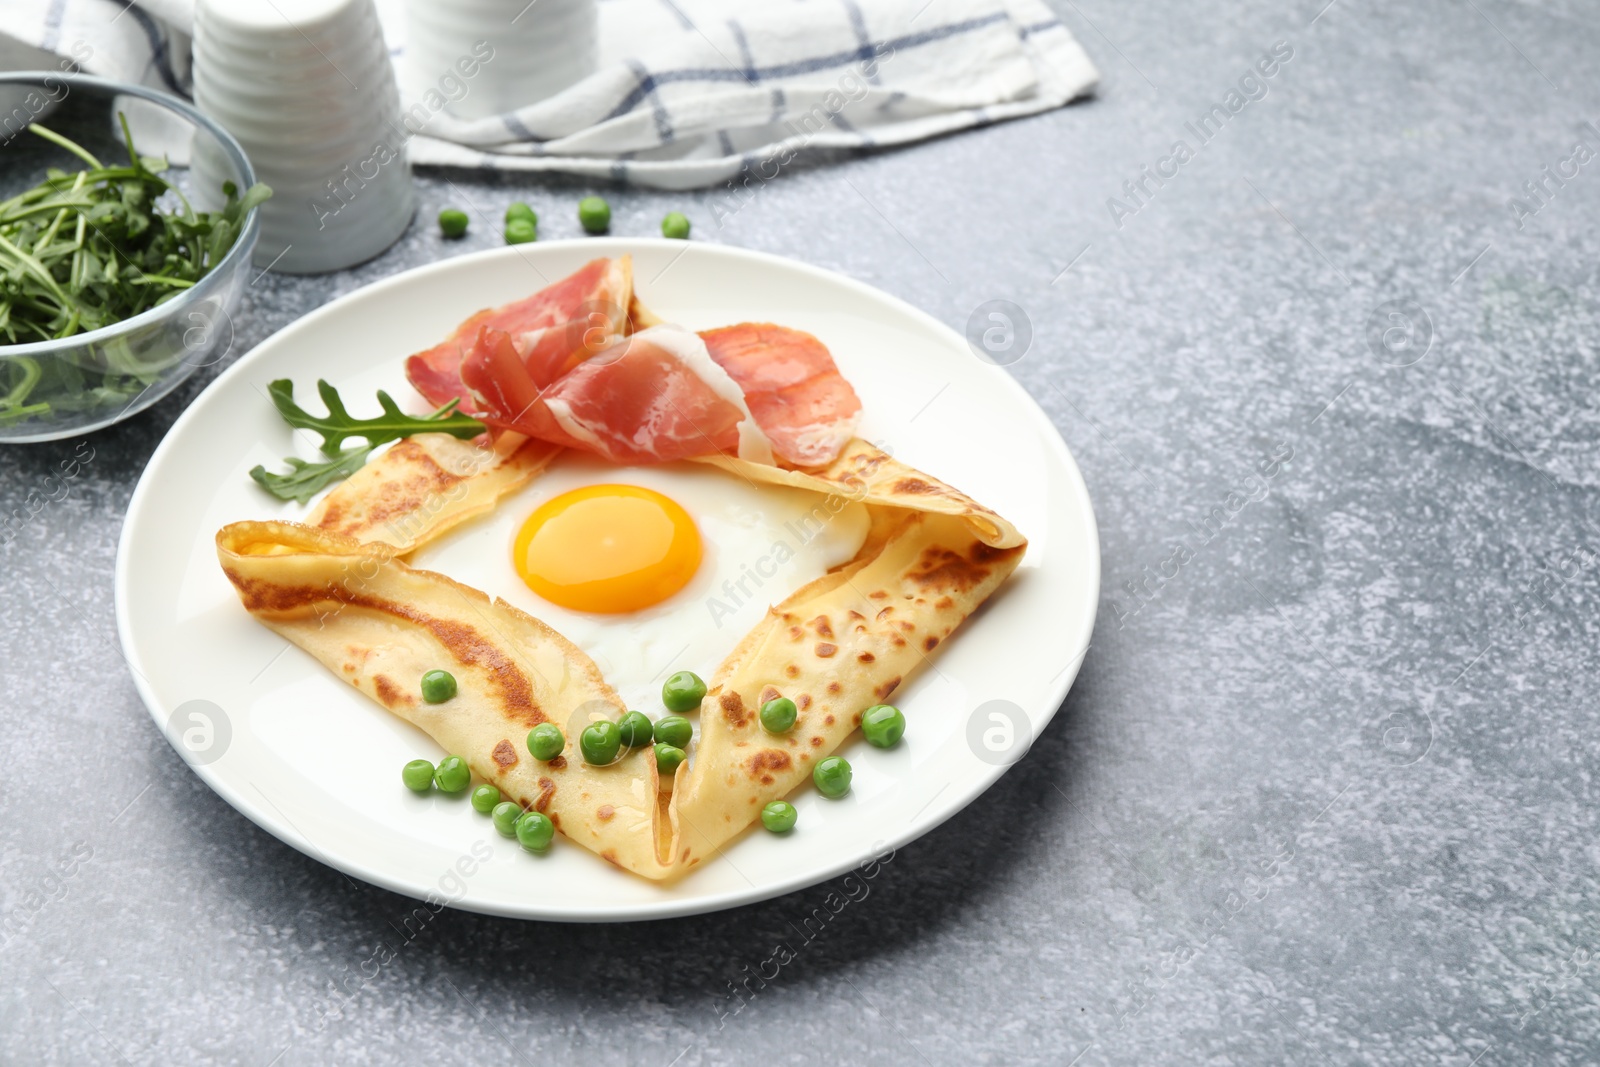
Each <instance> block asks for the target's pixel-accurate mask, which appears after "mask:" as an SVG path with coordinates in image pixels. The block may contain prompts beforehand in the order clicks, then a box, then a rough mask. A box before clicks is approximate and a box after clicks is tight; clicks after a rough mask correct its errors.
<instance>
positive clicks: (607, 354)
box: [461, 326, 771, 463]
mask: <svg viewBox="0 0 1600 1067" xmlns="http://www.w3.org/2000/svg"><path fill="white" fill-rule="evenodd" d="M461 377H462V380H463V382H464V383H465V384H466V386H467V388H468V389H469V390H470V391H471V392H472V394H473V397H474V400H475V402H476V406H477V412H476V417H478V418H480V419H482V420H483V421H485V422H487V423H488V424H489V425H491V426H493V427H495V428H496V429H500V430H511V431H515V432H517V433H521V434H526V435H527V436H529V437H536V438H538V439H540V440H542V441H550V442H552V443H555V444H560V445H566V446H567V447H569V448H578V449H582V450H583V451H586V452H592V453H594V454H596V455H598V456H603V457H605V458H606V459H608V460H610V461H612V462H613V463H661V462H666V461H668V460H675V459H688V458H691V457H693V456H705V455H711V454H713V453H718V452H720V453H724V454H726V455H737V456H740V457H741V458H744V459H751V460H755V461H757V462H769V463H770V462H771V452H770V451H768V450H767V447H766V441H765V439H764V438H763V437H762V436H761V433H760V431H759V429H758V428H757V426H758V424H757V422H756V420H755V419H753V418H752V416H751V413H750V410H749V408H748V407H747V406H746V405H745V401H744V397H743V395H742V394H741V393H740V391H739V387H738V386H737V385H736V384H735V383H734V381H733V379H732V378H731V377H730V376H729V375H728V374H727V372H725V371H724V370H723V369H722V368H721V367H719V366H718V365H717V364H716V363H715V362H714V361H713V360H712V359H711V357H710V355H709V354H708V353H707V352H706V346H705V343H704V342H703V341H702V340H701V339H700V338H699V337H697V336H695V335H694V334H693V333H690V332H689V331H688V330H684V329H681V328H679V327H676V326H652V327H650V328H648V329H645V330H641V331H639V332H638V333H636V334H633V335H632V336H630V337H626V338H622V339H619V340H617V341H615V342H613V343H612V344H611V345H609V346H608V347H606V348H604V349H602V350H601V351H600V352H598V353H596V354H595V355H593V356H591V357H589V358H588V359H586V360H584V361H583V362H581V363H579V364H578V365H577V366H575V367H574V368H573V369H572V370H570V371H568V372H567V373H566V374H564V375H562V376H561V377H560V378H559V379H557V380H556V381H554V382H552V383H550V384H548V385H546V386H543V387H541V386H540V384H539V382H538V381H537V380H536V379H535V378H534V377H533V375H532V374H530V373H529V372H528V369H527V367H526V366H525V364H524V362H523V360H522V359H521V358H520V356H519V354H518V352H517V351H516V348H515V346H514V345H513V344H512V342H511V338H510V337H509V336H508V335H507V334H506V333H504V332H503V331H500V330H495V329H493V328H487V327H486V328H482V329H480V331H479V334H478V336H477V338H476V339H475V340H474V342H473V343H472V345H471V346H469V348H468V349H467V352H466V355H465V358H464V359H463V360H462V362H461Z"/></svg>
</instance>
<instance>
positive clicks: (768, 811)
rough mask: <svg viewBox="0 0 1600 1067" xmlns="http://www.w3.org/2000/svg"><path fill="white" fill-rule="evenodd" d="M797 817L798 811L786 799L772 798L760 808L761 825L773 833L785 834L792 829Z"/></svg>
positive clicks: (798, 815)
mask: <svg viewBox="0 0 1600 1067" xmlns="http://www.w3.org/2000/svg"><path fill="white" fill-rule="evenodd" d="M799 817H800V813H799V812H798V811H795V810H794V805H793V804H791V803H789V802H788V801H787V800H774V801H773V802H772V803H771V804H768V805H767V806H766V807H764V808H762V809H761V825H762V826H765V827H766V828H767V829H768V830H771V831H772V832H773V833H775V834H786V833H788V832H789V831H790V830H793V829H794V821H795V820H796V819H798V818H799Z"/></svg>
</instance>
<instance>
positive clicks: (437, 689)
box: [422, 671, 456, 704]
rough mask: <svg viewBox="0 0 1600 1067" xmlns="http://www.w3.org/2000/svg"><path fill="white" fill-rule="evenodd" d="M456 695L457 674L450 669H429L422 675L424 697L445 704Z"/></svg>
mask: <svg viewBox="0 0 1600 1067" xmlns="http://www.w3.org/2000/svg"><path fill="white" fill-rule="evenodd" d="M455 695H456V676H455V675H453V674H451V673H450V672H449V671H429V672H428V673H427V674H424V675H423V676H422V699H423V700H426V701H427V702H428V703H430V704H443V703H444V702H445V701H446V700H449V699H451V698H452V697H454V696H455Z"/></svg>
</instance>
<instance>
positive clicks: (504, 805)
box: [489, 800, 522, 837]
mask: <svg viewBox="0 0 1600 1067" xmlns="http://www.w3.org/2000/svg"><path fill="white" fill-rule="evenodd" d="M489 818H491V819H493V820H494V828H495V829H496V830H499V831H500V836H501V837H516V836H517V820H518V819H520V818H522V805H521V804H518V803H517V802H516V801H515V800H502V801H501V802H500V803H498V804H496V805H495V806H494V811H492V812H490V813H489Z"/></svg>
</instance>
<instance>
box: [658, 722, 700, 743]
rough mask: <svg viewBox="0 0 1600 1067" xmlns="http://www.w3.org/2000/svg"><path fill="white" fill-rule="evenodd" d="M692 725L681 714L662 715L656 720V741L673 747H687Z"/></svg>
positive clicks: (692, 729) (692, 731)
mask: <svg viewBox="0 0 1600 1067" xmlns="http://www.w3.org/2000/svg"><path fill="white" fill-rule="evenodd" d="M692 737H694V727H693V726H691V725H689V720H688V719H685V718H684V717H683V716H682V715H663V716H661V718H659V719H657V720H656V742H657V743H658V744H662V745H671V746H672V747H673V748H687V747H688V746H689V739H690V738H692Z"/></svg>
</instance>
